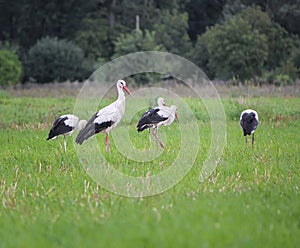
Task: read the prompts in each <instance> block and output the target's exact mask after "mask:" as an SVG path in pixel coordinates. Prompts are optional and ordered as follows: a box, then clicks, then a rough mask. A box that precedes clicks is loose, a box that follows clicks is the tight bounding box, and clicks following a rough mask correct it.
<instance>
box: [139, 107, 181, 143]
mask: <svg viewBox="0 0 300 248" xmlns="http://www.w3.org/2000/svg"><path fill="white" fill-rule="evenodd" d="M175 118H176V120H177V121H179V119H178V115H177V107H176V106H175V105H172V106H171V107H167V106H158V107H155V108H152V109H150V110H148V111H147V112H145V113H144V114H143V115H142V117H141V119H140V120H139V122H138V124H137V130H138V132H142V131H143V130H145V129H150V128H153V131H152V134H153V136H154V139H155V141H156V142H157V143H158V144H159V145H160V146H161V147H162V148H164V147H165V145H164V144H163V143H162V142H161V141H160V140H159V138H158V135H157V131H158V127H159V126H169V125H171V124H172V122H173V121H174V119H175Z"/></svg>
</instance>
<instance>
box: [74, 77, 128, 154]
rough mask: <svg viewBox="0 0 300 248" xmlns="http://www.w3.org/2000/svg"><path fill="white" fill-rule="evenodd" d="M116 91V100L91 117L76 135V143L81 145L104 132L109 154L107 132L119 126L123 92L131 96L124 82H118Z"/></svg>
mask: <svg viewBox="0 0 300 248" xmlns="http://www.w3.org/2000/svg"><path fill="white" fill-rule="evenodd" d="M117 89H118V99H117V100H116V101H115V102H113V103H111V104H110V105H108V106H106V107H105V108H103V109H101V110H99V111H98V112H97V113H95V114H94V115H93V116H92V117H91V119H90V120H89V121H88V123H87V124H86V126H85V128H83V129H82V130H81V131H80V132H79V134H78V135H77V137H76V143H78V144H80V145H81V144H82V143H83V142H84V141H85V140H87V139H88V138H90V137H91V136H93V135H94V134H97V133H104V132H105V134H106V138H105V144H106V151H107V152H109V150H110V146H109V139H108V134H109V131H110V130H111V129H113V128H115V127H116V126H117V125H118V124H119V122H120V121H121V119H122V118H123V116H124V113H125V94H124V92H123V90H124V91H126V92H127V93H128V94H129V95H131V93H130V91H129V90H128V88H127V86H126V82H125V81H124V80H118V82H117Z"/></svg>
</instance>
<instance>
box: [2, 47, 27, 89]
mask: <svg viewBox="0 0 300 248" xmlns="http://www.w3.org/2000/svg"><path fill="white" fill-rule="evenodd" d="M22 72H23V68H22V64H21V62H20V60H19V58H18V56H17V55H16V54H15V53H14V52H11V51H8V50H0V85H12V84H16V83H18V82H19V81H20V79H21V76H22Z"/></svg>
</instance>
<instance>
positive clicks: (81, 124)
mask: <svg viewBox="0 0 300 248" xmlns="http://www.w3.org/2000/svg"><path fill="white" fill-rule="evenodd" d="M86 124H87V121H86V120H80V121H79V122H78V130H81V129H83V128H84V127H85V126H86Z"/></svg>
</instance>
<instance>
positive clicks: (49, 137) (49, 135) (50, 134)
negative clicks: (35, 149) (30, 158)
mask: <svg viewBox="0 0 300 248" xmlns="http://www.w3.org/2000/svg"><path fill="white" fill-rule="evenodd" d="M55 136H57V135H56V134H55V133H54V132H53V130H52V129H51V130H50V132H49V134H48V138H47V139H46V140H50V139H53V138H54V137H55Z"/></svg>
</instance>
